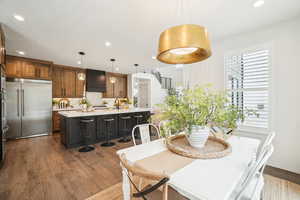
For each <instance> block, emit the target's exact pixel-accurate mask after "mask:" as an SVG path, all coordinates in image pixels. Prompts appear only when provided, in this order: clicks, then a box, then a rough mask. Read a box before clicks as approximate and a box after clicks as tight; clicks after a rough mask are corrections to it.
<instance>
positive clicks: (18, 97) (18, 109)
mask: <svg viewBox="0 0 300 200" xmlns="http://www.w3.org/2000/svg"><path fill="white" fill-rule="evenodd" d="M17 114H18V117H19V116H20V91H19V89H17Z"/></svg>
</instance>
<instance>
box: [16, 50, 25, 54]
mask: <svg viewBox="0 0 300 200" xmlns="http://www.w3.org/2000/svg"><path fill="white" fill-rule="evenodd" d="M16 52H17V53H18V54H20V55H25V52H24V51H16Z"/></svg>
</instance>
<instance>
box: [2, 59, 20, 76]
mask: <svg viewBox="0 0 300 200" xmlns="http://www.w3.org/2000/svg"><path fill="white" fill-rule="evenodd" d="M21 69H22V61H20V60H17V59H14V58H12V57H9V56H8V57H7V59H6V69H5V71H6V76H7V77H16V78H20V77H21V75H22V74H21Z"/></svg>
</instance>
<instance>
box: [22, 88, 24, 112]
mask: <svg viewBox="0 0 300 200" xmlns="http://www.w3.org/2000/svg"><path fill="white" fill-rule="evenodd" d="M22 115H23V116H25V104H24V89H22Z"/></svg>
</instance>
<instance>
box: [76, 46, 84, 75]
mask: <svg viewBox="0 0 300 200" xmlns="http://www.w3.org/2000/svg"><path fill="white" fill-rule="evenodd" d="M78 54H79V56H80V65H81V68H82V66H83V56H84V55H85V53H84V52H83V51H79V52H78ZM77 78H78V80H81V81H85V73H82V72H80V73H78V74H77Z"/></svg>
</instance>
